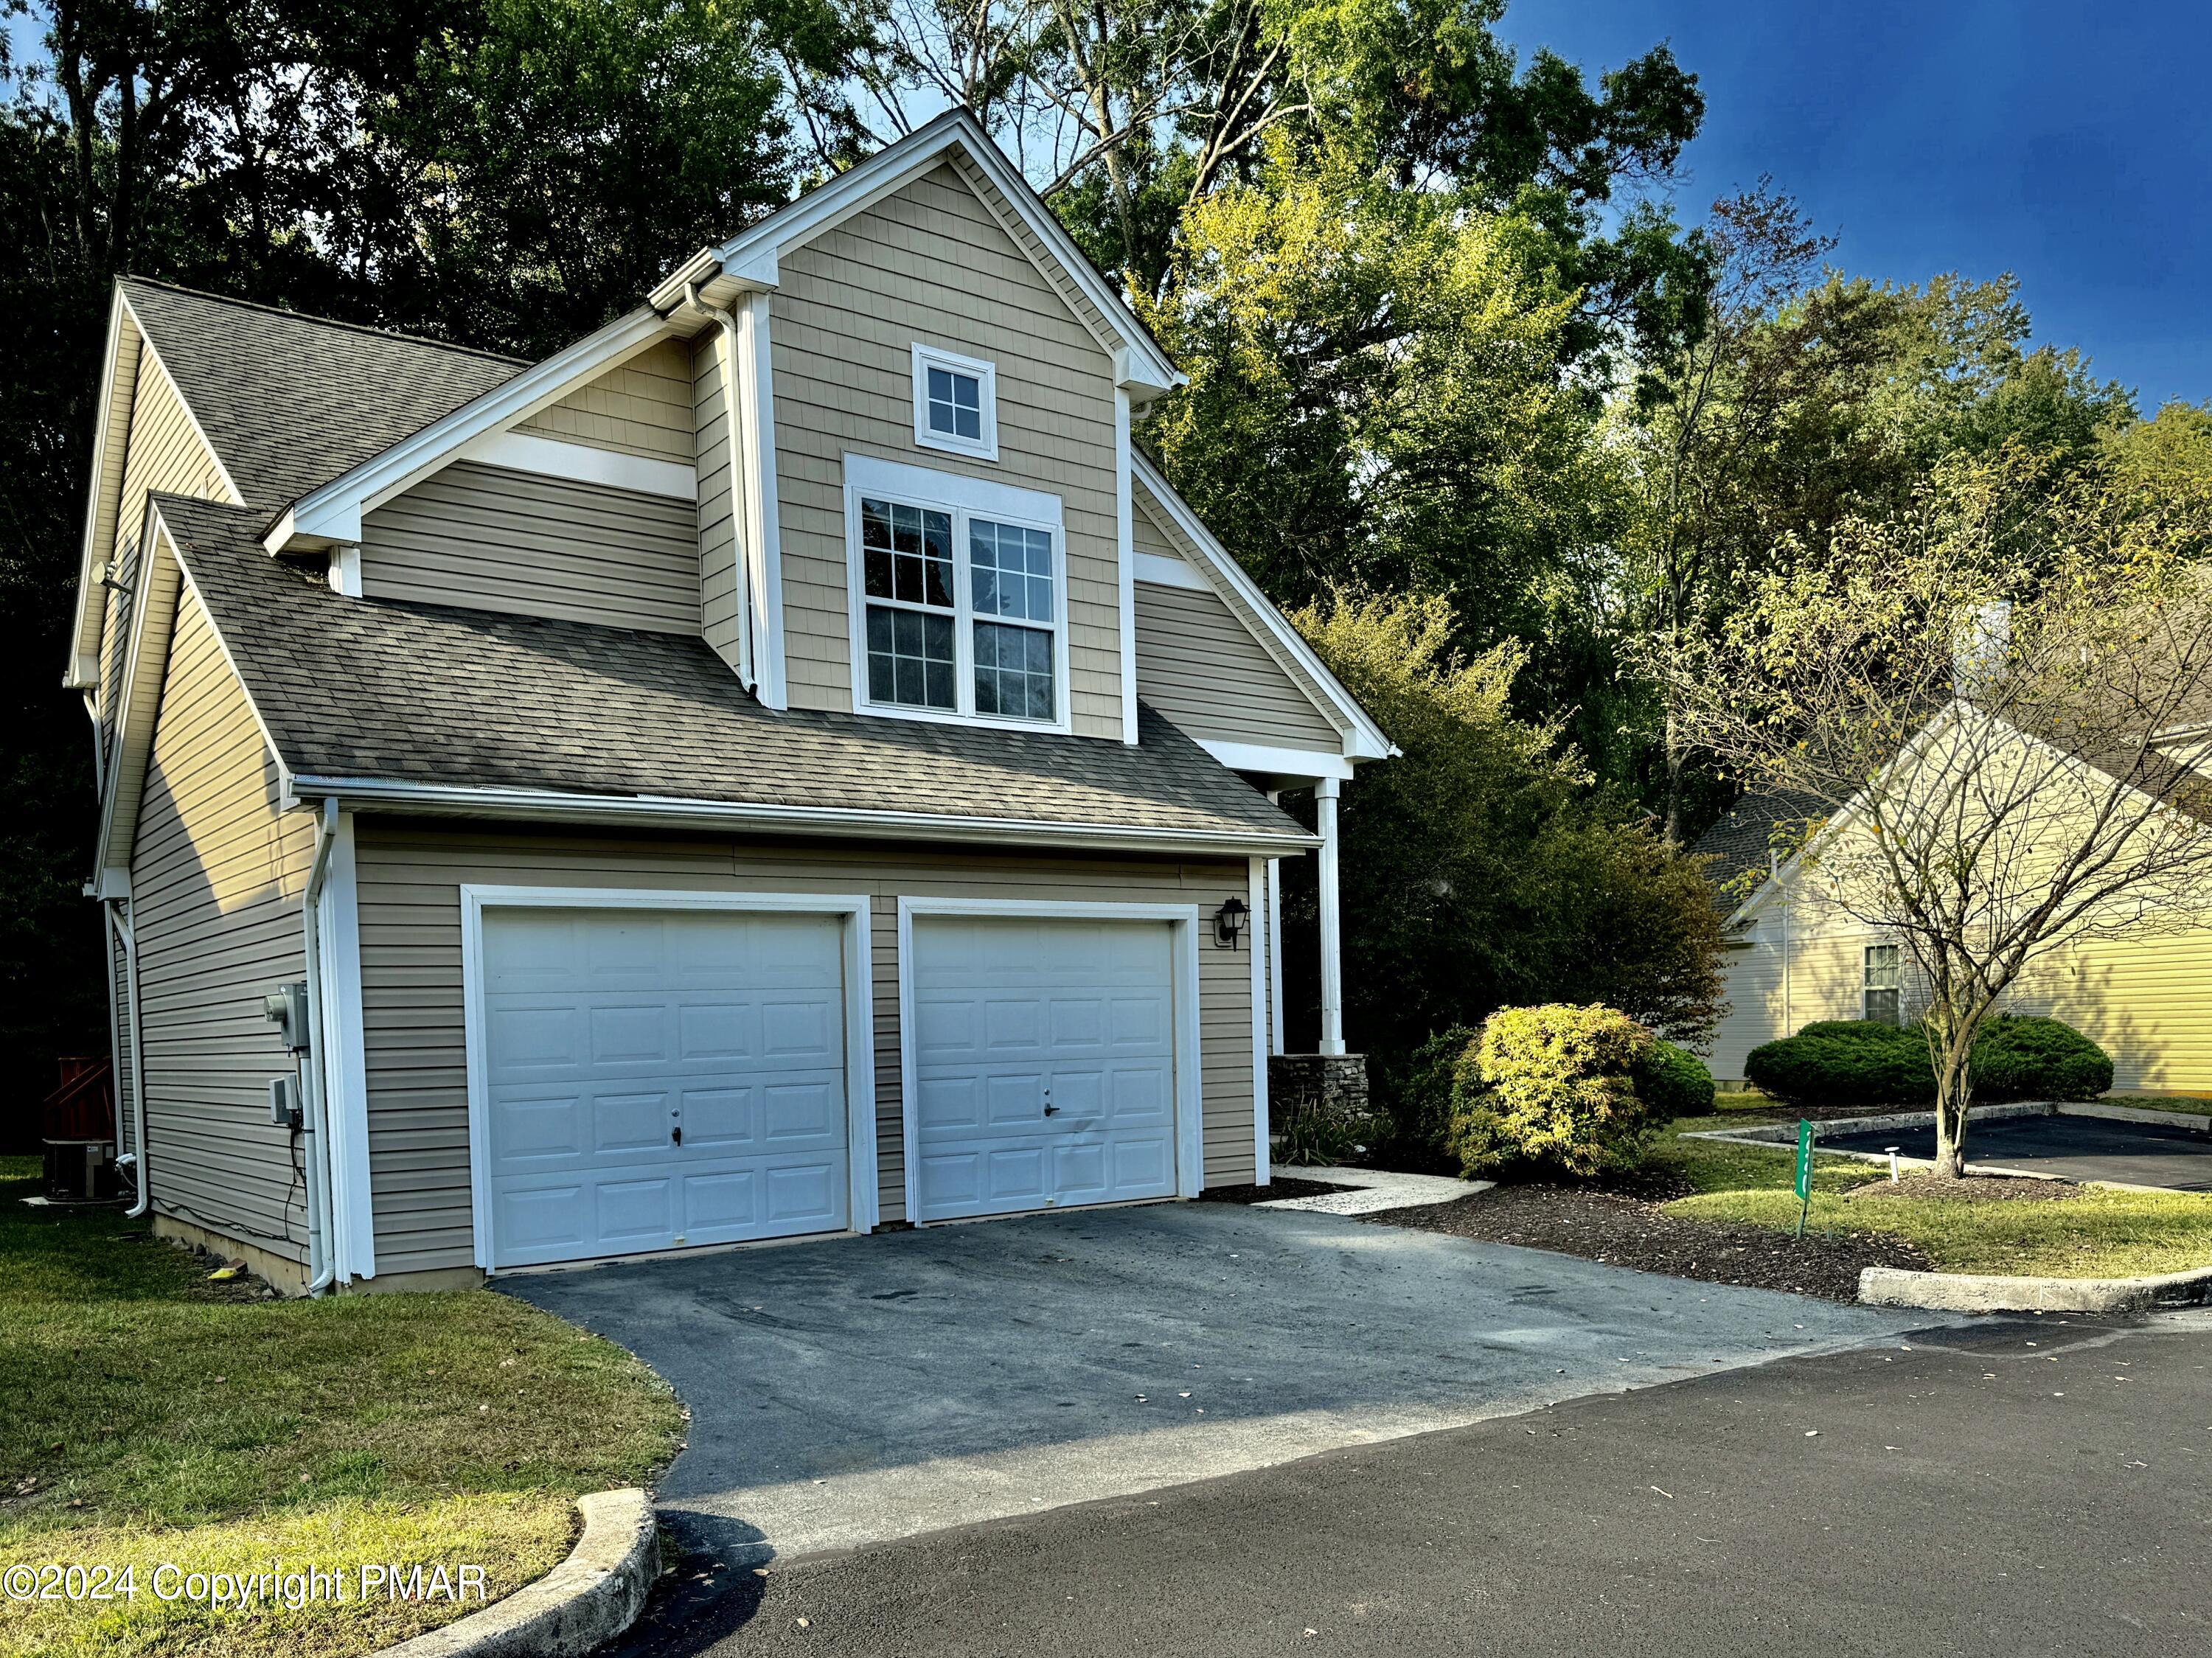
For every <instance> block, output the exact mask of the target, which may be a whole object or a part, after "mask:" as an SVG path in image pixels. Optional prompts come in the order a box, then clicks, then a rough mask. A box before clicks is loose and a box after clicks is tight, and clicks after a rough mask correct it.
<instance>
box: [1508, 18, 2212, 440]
mask: <svg viewBox="0 0 2212 1658" xmlns="http://www.w3.org/2000/svg"><path fill="white" fill-rule="evenodd" d="M1502 33H1503V34H1504V37H1505V38H1506V39H1508V40H1510V41H1511V42H1512V43H1513V44H1514V45H1515V46H1516V47H1518V48H1520V49H1521V50H1522V56H1523V58H1524V59H1525V58H1526V56H1527V54H1528V52H1530V51H1533V50H1534V48H1535V47H1537V46H1550V47H1551V48H1552V49H1553V51H1555V52H1559V54H1560V55H1561V56H1562V57H1564V58H1567V59H1568V60H1569V61H1571V62H1575V63H1579V64H1582V65H1583V67H1584V68H1585V69H1586V70H1590V71H1592V72H1593V73H1594V72H1595V71H1596V70H1599V69H1601V68H1607V67H1613V66H1617V65H1619V64H1622V63H1624V62H1626V60H1627V59H1629V58H1633V57H1635V56H1637V55H1638V53H1640V52H1644V50H1645V49H1647V48H1648V47H1650V46H1653V45H1654V44H1656V43H1657V42H1658V41H1660V40H1666V41H1668V42H1669V43H1670V44H1671V45H1672V46H1673V47H1674V55H1675V57H1676V58H1678V59H1680V62H1681V64H1683V66H1684V67H1685V68H1686V69H1688V70H1692V72H1693V73H1695V74H1696V75H1697V76H1698V77H1699V84H1700V85H1701V86H1702V87H1703V88H1704V89H1705V100H1706V106H1707V110H1706V118H1705V131H1704V132H1703V133H1702V134H1701V135H1700V136H1699V138H1698V139H1697V141H1696V142H1695V143H1692V145H1691V146H1690V148H1689V149H1688V150H1687V152H1686V155H1685V156H1684V169H1685V172H1686V174H1687V179H1686V183H1685V184H1684V185H1683V186H1682V188H1681V189H1680V191H1679V192H1678V194H1677V197H1676V201H1677V210H1678V212H1679V213H1680V214H1681V215H1682V216H1684V217H1685V218H1686V219H1689V220H1694V219H1696V218H1698V217H1701V216H1703V213H1704V210H1705V206H1706V204H1707V203H1710V202H1711V201H1712V199H1713V198H1714V197H1717V196H1723V195H1727V194H1729V193H1730V192H1731V191H1735V190H1736V189H1738V188H1740V187H1742V186H1744V185H1749V184H1750V183H1752V182H1753V180H1754V179H1757V178H1758V176H1759V173H1762V172H1764V173H1772V174H1773V175H1774V179H1775V182H1776V184H1777V185H1779V186H1780V187H1781V188H1782V189H1784V190H1786V191H1790V193H1791V194H1793V195H1795V196H1796V197H1797V198H1798V199H1799V200H1800V201H1801V202H1802V203H1804V205H1805V206H1806V208H1807V209H1808V210H1809V211H1810V212H1811V214H1812V215H1813V216H1814V219H1815V220H1816V221H1817V222H1819V224H1820V227H1821V228H1823V229H1824V230H1826V231H1828V232H1830V233H1832V234H1835V235H1838V236H1839V237H1840V238H1841V239H1842V240H1841V243H1840V245H1839V246H1838V248H1837V250H1836V252H1835V254H1834V255H1833V258H1834V260H1835V262H1836V263H1837V264H1839V265H1841V266H1842V267H1843V268H1844V269H1845V270H1850V271H1853V272H1856V273H1861V274H1864V275H1867V276H1875V277H1881V278H1887V279H1890V280H1895V281H1921V280H1924V279H1925V278H1926V277H1927V276H1929V275H1930V274H1931V273H1933V272H1936V271H1939V270H1957V271H1960V272H1962V273H1963V274H1965V275H1966V276H1972V277H1988V276H1996V275H1997V274H1998V273H1999V272H2001V271H2005V270H2010V271H2012V272H2014V273H2015V274H2016V275H2017V276H2019V277H2020V279H2021V293H2022V297H2023V298H2024V299H2025V300H2026V301H2027V306H2028V309H2029V311H2030V313H2031V314H2032V315H2033V317H2034V319H2035V329H2036V337H2037V340H2038V342H2039V343H2054V344H2059V345H2078V346H2080V347H2081V349H2083V350H2084V351H2085V352H2087V354H2088V355H2089V356H2090V358H2091V359H2092V361H2093V365H2094V367H2095V369H2096V371H2097V373H2098V374H2099V375H2100V377H2102V378H2109V379H2114V380H2119V381H2120V382H2122V383H2123V384H2124V385H2126V386H2131V387H2134V388H2136V391H2137V392H2138V395H2139V396H2140V398H2141V399H2142V405H2143V411H2144V412H2145V413H2146V414H2148V413H2149V412H2151V411H2152V410H2154V409H2155V408H2156V407H2157V405H2158V404H2160V403H2161V402H2163V401H2165V400H2166V399H2167V398H2186V399H2188V400H2189V401H2191V402H2202V401H2204V400H2206V399H2207V398H2212V93H2209V92H2208V89H2207V88H2208V82H2207V73H2208V65H2212V4H2208V3H2205V0H2171V3H2167V4H2163V5H2159V4H2147V3H2140V0H2087V3H2081V0H2075V3H2071V4H2056V3H2048V0H2008V3H1991V0H1921V3H1917V4H1900V3H1897V0H1854V3H1833V0H1733V3H1719V0H1643V3H1631V0H1513V3H1512V4H1511V5H1510V9H1508V11H1507V13H1506V15H1505V20H1504V25H1503V27H1502Z"/></svg>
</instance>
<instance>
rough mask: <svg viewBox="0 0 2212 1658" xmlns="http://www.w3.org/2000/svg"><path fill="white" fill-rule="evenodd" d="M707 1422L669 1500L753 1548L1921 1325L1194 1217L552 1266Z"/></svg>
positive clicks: (1358, 1226) (1435, 1248)
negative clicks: (581, 1267)
mask: <svg viewBox="0 0 2212 1658" xmlns="http://www.w3.org/2000/svg"><path fill="white" fill-rule="evenodd" d="M501 1288H503V1289H505V1290H506V1291H508V1293H510V1294H513V1295H516V1296H520V1297H523V1298H524V1299H526V1300H528V1301H530V1302H532V1303H535V1304H537V1305H538V1306H540V1307H544V1308H546V1309H550V1311H553V1312H555V1313H557V1314H559V1315H561V1316H562V1317H564V1318H568V1319H570V1320H573V1321H575V1322H576V1323H578V1324H580V1325H583V1326H585V1327H587V1328H589V1329H592V1330H594V1331H597V1332H599V1333H602V1334H604V1335H606V1336H608V1337H610V1338H611V1339H614V1340H616V1341H618V1342H620V1343H622V1344H623V1345H624V1346H626V1347H629V1348H630V1349H631V1350H632V1351H635V1352H637V1353H638V1354H640V1355H641V1356H642V1357H644V1358H645V1359H646V1360H647V1362H648V1363H651V1364H653V1366H654V1367H655V1368H656V1369H657V1370H659V1371H660V1372H661V1374H662V1375H664V1376H667V1377H668V1379H669V1380H670V1381H671V1382H673V1383H674V1384H675V1386H676V1388H677V1389H678V1392H679V1393H680V1394H682V1396H683V1398H684V1402H685V1403H686V1404H687V1405H688V1406H690V1410H691V1413H692V1422H691V1430H690V1440H689V1444H688V1447H687V1448H686V1449H685V1450H684V1454H683V1455H682V1456H681V1457H680V1458H679V1459H678V1462H677V1464H676V1466H675V1467H674V1468H673V1469H672V1470H671V1473H670V1474H669V1476H668V1478H667V1479H665V1481H664V1482H663V1485H662V1487H661V1491H660V1503H661V1509H662V1513H663V1517H664V1519H665V1521H666V1522H667V1523H668V1524H669V1526H670V1527H671V1530H672V1531H674V1532H675V1533H677V1534H678V1536H679V1538H680V1539H681V1540H683V1541H684V1543H685V1544H686V1545H687V1546H689V1547H690V1548H692V1549H695V1550H700V1551H702V1552H711V1553H714V1554H717V1555H720V1556H721V1557H722V1558H725V1559H728V1560H731V1561H733V1562H738V1563H742V1564H752V1563H757V1562H760V1561H764V1560H767V1559H769V1558H776V1557H782V1558H795V1557H799V1556H805V1555H808V1554H812V1553H817V1552H822V1551H824V1550H831V1549H838V1548H847V1547H853V1546H859V1545H861V1544H865V1543H871V1542H878V1541H882V1540H888V1539H890V1538H896V1537H901V1536H906V1535H910V1534H912V1533H918V1532H924V1531H933V1530H936V1529H938V1528H940V1527H949V1526H956V1525H963V1524H967V1523H970V1522H973V1521H981V1520H988V1519H995V1518H1000V1517H1004V1516H1006V1515H1018V1514H1034V1513H1039V1512H1042V1511H1043V1510H1046V1509H1052V1508H1057V1507H1060V1506H1063V1505H1065V1504H1067V1503H1082V1502H1089V1501H1094V1500H1097V1499H1099V1498H1103V1497H1125V1496H1128V1495H1130V1494H1133V1493H1137V1492H1142V1491H1152V1490H1155V1489H1158V1488H1160V1487H1164V1486H1167V1485H1178V1484H1182V1483H1184V1482H1187V1481H1189V1480H1193V1479H1205V1478H1208V1477H1211V1476H1215V1475H1220V1474H1226V1473H1238V1472H1242V1471H1244V1470H1248V1469H1252V1468H1258V1467H1268V1466H1271V1465H1273V1464H1277V1463H1280V1462H1285V1461H1291V1460H1292V1459H1294V1458H1297V1457H1301V1456H1306V1455H1312V1454H1314V1453H1316V1452H1319V1451H1322V1450H1328V1449H1333V1448H1340V1447H1344V1446H1348V1445H1358V1444H1364V1443H1370V1442H1376V1441H1382V1440H1388V1439H1395V1438H1399V1437H1401V1436H1406V1435H1409V1434H1415V1433H1424V1432H1428V1431H1431V1430H1436V1429H1439V1428H1448V1427H1458V1426H1462V1425H1464V1424H1468V1423H1473V1422H1477V1421H1481V1420H1484V1419H1486V1418H1491V1417H1495V1416H1500V1415H1504V1414H1508V1413H1510V1412H1519V1411H1524V1410H1528V1409H1532V1408H1534V1407H1537V1406H1542V1405H1546V1404H1549V1403H1552V1402H1553V1401H1556V1400H1562V1399H1568V1398H1572V1397H1576V1396H1578V1395H1583V1394H1593V1393H1605V1392H1617V1391H1620V1390H1621V1389H1625V1388H1636V1387H1643V1386H1647V1385H1650V1384H1651V1383H1655V1382H1667V1381H1674V1380H1679V1379H1680V1378H1682V1377H1685V1376H1697V1375H1709V1374H1712V1373H1715V1372H1716V1371H1718V1370H1723V1369H1724V1368H1728V1367H1733V1366H1738V1365H1743V1364H1750V1363H1760V1362H1763V1361H1765V1360H1766V1359H1770V1358H1772V1357H1778V1356H1780V1355H1782V1354H1785V1353H1802V1352H1811V1351H1823V1350H1832V1349H1835V1348H1838V1347H1840V1346H1854V1345H1859V1344H1862V1343H1863V1342H1866V1341H1869V1340H1871V1339H1877V1338H1879V1337H1881V1336H1883V1335H1885V1334H1888V1333H1896V1332H1899V1331H1903V1330H1908V1329H1911V1328H1913V1327H1920V1326H1925V1325H1926V1324H1927V1323H1928V1321H1929V1315H1927V1314H1924V1313H1922V1314H1917V1315H1916V1314H1910V1313H1906V1314H1896V1313H1890V1312H1877V1311H1875V1310H1873V1309H1860V1308H1851V1307H1843V1306H1838V1305H1835V1304H1832V1303H1825V1302H1817V1301H1810V1300H1806V1299H1803V1298H1801V1297H1795V1296H1786V1295H1780V1294H1776V1293H1773V1292H1771V1291H1758V1290H1738V1289H1731V1288H1729V1287H1726V1286H1723V1285H1718V1284H1699V1283H1691V1282H1688V1281H1686V1280H1682V1279H1678V1278H1661V1277H1656V1276H1653V1275H1650V1274H1646V1273H1642V1272H1629V1271H1626V1270H1625V1269H1621V1268H1616V1267H1610V1266H1602V1265H1600V1264H1598V1263H1595V1262H1592V1261H1586V1260H1577V1259H1574V1258H1571V1257H1568V1256H1564V1255H1553V1254H1543V1253H1540V1252H1536V1251H1532V1250H1525V1249H1515V1248H1506V1247H1504V1246H1500V1245H1493V1244H1485V1243H1477V1242H1469V1241H1468V1240H1465V1239H1459V1238H1449V1237H1440V1236H1434V1235H1431V1234H1427V1233H1421V1232H1414V1231H1410V1230H1400V1229H1398V1228H1395V1227H1391V1226H1378V1225H1374V1224H1364V1223H1362V1222H1358V1221H1352V1220H1347V1219H1344V1218H1339V1217H1336V1216H1333V1215H1319V1214H1298V1213H1288V1212H1279V1211H1267V1210H1253V1209H1245V1208H1241V1207H1237V1206H1232V1205H1216V1204H1172V1205H1159V1206H1146V1207H1141V1208H1129V1209H1110V1210H1094V1211H1091V1212H1071V1213H1066V1214H1060V1215H1038V1216H1031V1217H1024V1218H1018V1219H1012V1220H1006V1221H999V1222H994V1223H988V1224H977V1225H967V1226H951V1227H939V1228H932V1229H929V1230H922V1231H911V1232H900V1233H891V1234H886V1235H884V1236H876V1237H867V1238H839V1239H830V1240H824V1241H823V1242H815V1243H805V1244H794V1245H790V1246H786V1247H782V1248H763V1249H748V1250H738V1251H732V1252H728V1253H724V1254H708V1255H696V1256H689V1257H684V1258H678V1259H669V1260H656V1261H647V1262H639V1263H636V1264H634V1265H626V1266H601V1267H597V1268H592V1269H589V1270H585V1271H578V1272H562V1273H547V1274H539V1275H532V1276H524V1277H517V1278H508V1279H507V1280H504V1281H503V1282H502V1283H501Z"/></svg>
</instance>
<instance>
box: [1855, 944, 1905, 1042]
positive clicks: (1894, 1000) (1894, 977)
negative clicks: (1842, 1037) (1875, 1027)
mask: <svg viewBox="0 0 2212 1658" xmlns="http://www.w3.org/2000/svg"><path fill="white" fill-rule="evenodd" d="M1904 990H1905V964H1904V960H1903V958H1902V957H1901V955H1900V954H1899V949H1898V946H1897V945H1895V944H1869V945H1868V946H1867V947H1866V978H1865V982H1864V987H1863V990H1862V991H1861V992H1860V995H1861V998H1862V1000H1861V1004H1860V1007H1859V1017H1861V1018H1864V1019H1872V1020H1874V1021H1875V1023H1880V1024H1896V1023H1899V1019H1900V1017H1901V1016H1902V1012H1903V1010H1902V1008H1901V1006H1900V1005H1899V1004H1900V1002H1901V1001H1902V999H1903V993H1904Z"/></svg>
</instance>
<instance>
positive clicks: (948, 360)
mask: <svg viewBox="0 0 2212 1658" xmlns="http://www.w3.org/2000/svg"><path fill="white" fill-rule="evenodd" d="M932 368H943V369H946V370H949V371H950V372H951V373H953V374H966V375H968V376H969V378H971V379H972V380H975V383H976V401H977V402H978V403H979V404H981V410H980V413H981V416H982V427H983V435H982V436H981V437H980V438H963V437H957V436H955V435H953V434H951V433H949V432H939V431H935V430H933V429H932V428H931V426H930V424H929V371H930V370H931V369H932ZM914 440H915V442H916V443H918V444H920V445H921V446H922V447H923V448H925V449H941V450H943V451H945V453H947V454H952V455H972V456H974V457H975V458H976V459H980V460H996V459H998V458H999V370H998V366H997V365H996V364H995V363H988V362H985V361H983V360H982V359H981V358H980V357H963V356H962V355H959V353H957V352H956V351H946V350H944V349H941V348H939V347H938V346H934V345H924V344H923V343H921V341H920V340H916V341H915V343H914Z"/></svg>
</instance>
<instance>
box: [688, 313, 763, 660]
mask: <svg viewBox="0 0 2212 1658" xmlns="http://www.w3.org/2000/svg"><path fill="white" fill-rule="evenodd" d="M684 301H686V303H688V304H690V306H691V307H693V308H694V309H695V310H697V311H700V312H703V313H705V314H706V315H708V316H709V317H712V318H713V319H714V326H715V328H716V330H717V331H719V332H720V335H721V337H722V438H723V441H724V443H725V444H726V446H727V447H728V449H729V452H730V456H729V465H730V543H731V550H732V552H734V553H735V554H736V555H737V569H736V572H735V574H736V576H737V592H738V683H739V684H740V685H743V686H744V688H745V689H746V690H748V691H750V692H755V693H757V691H758V689H759V686H760V672H759V669H758V667H757V665H756V664H755V663H754V661H753V590H752V565H753V557H752V546H751V541H752V537H751V535H750V532H749V530H748V527H747V525H746V522H745V515H746V514H747V513H749V512H757V511H758V510H759V507H758V505H757V503H756V502H754V501H751V500H750V499H749V498H748V497H747V496H746V495H745V494H744V487H743V486H744V483H745V482H746V478H745V466H744V438H743V436H742V435H741V434H740V433H739V431H738V355H739V352H740V350H741V349H742V348H741V346H740V344H739V342H738V319H737V318H736V317H735V316H733V315H732V313H731V312H730V311H729V309H728V307H726V306H720V305H709V304H708V303H707V298H706V295H703V294H702V293H701V292H700V291H699V284H698V283H697V282H686V283H684Z"/></svg>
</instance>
